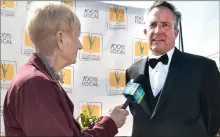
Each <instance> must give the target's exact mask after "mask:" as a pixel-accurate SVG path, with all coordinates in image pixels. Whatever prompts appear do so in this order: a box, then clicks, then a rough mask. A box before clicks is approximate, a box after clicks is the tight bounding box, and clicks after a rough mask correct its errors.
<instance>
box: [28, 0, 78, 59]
mask: <svg viewBox="0 0 220 137" xmlns="http://www.w3.org/2000/svg"><path fill="white" fill-rule="evenodd" d="M32 14H33V15H32ZM32 14H31V15H30V16H31V17H30V19H28V21H27V26H26V29H27V33H28V36H29V38H30V40H31V41H32V43H33V44H34V46H35V48H36V49H38V50H39V51H40V52H42V54H44V55H50V54H51V53H53V51H54V49H55V47H56V33H57V32H58V31H65V32H68V33H72V32H73V31H78V30H79V29H78V26H77V25H79V27H80V21H79V19H78V17H77V16H76V15H75V13H74V12H73V11H72V9H71V8H70V7H69V6H67V5H66V4H64V3H62V2H47V3H46V4H44V5H43V6H41V7H38V8H35V9H34V13H32ZM76 27H77V28H76Z"/></svg>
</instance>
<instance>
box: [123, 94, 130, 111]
mask: <svg viewBox="0 0 220 137" xmlns="http://www.w3.org/2000/svg"><path fill="white" fill-rule="evenodd" d="M131 100H132V97H131V96H128V97H127V99H126V101H125V103H124V104H123V106H122V109H126V108H127V106H128V105H129V103H130V102H131Z"/></svg>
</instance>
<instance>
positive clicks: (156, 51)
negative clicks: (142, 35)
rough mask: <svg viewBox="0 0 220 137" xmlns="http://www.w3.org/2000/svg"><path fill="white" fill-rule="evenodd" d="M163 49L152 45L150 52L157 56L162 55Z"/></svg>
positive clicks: (160, 46)
mask: <svg viewBox="0 0 220 137" xmlns="http://www.w3.org/2000/svg"><path fill="white" fill-rule="evenodd" d="M164 49H165V48H164V45H152V46H151V50H152V51H153V52H154V53H156V54H158V55H160V54H162V53H164Z"/></svg>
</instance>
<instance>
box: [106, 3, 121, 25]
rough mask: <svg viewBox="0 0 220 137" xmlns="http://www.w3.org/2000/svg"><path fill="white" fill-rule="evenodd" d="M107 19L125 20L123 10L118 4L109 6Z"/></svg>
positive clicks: (114, 20)
mask: <svg viewBox="0 0 220 137" xmlns="http://www.w3.org/2000/svg"><path fill="white" fill-rule="evenodd" d="M109 14H110V15H109V20H110V21H112V22H116V23H119V22H125V11H124V9H122V8H119V7H118V6H114V7H113V8H109Z"/></svg>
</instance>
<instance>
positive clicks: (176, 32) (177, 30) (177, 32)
mask: <svg viewBox="0 0 220 137" xmlns="http://www.w3.org/2000/svg"><path fill="white" fill-rule="evenodd" d="M178 34H179V29H175V30H174V35H175V38H177V36H178Z"/></svg>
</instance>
